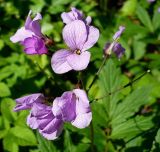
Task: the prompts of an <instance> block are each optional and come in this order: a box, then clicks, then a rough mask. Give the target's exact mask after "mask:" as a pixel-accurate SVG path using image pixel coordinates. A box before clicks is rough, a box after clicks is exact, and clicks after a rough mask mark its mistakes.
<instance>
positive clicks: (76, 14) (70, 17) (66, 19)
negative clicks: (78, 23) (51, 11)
mask: <svg viewBox="0 0 160 152" xmlns="http://www.w3.org/2000/svg"><path fill="white" fill-rule="evenodd" d="M61 18H62V20H63V23H65V24H68V23H70V22H72V21H75V20H82V21H84V22H85V23H86V24H87V25H89V24H90V23H91V21H92V19H91V17H90V16H88V17H87V18H86V19H85V18H84V15H83V13H82V12H81V11H79V10H78V9H76V8H75V7H72V8H71V11H70V12H68V13H66V12H63V13H62V14H61Z"/></svg>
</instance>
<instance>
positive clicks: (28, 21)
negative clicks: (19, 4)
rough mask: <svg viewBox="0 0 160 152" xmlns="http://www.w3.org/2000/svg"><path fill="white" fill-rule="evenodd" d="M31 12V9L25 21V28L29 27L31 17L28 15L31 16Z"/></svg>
mask: <svg viewBox="0 0 160 152" xmlns="http://www.w3.org/2000/svg"><path fill="white" fill-rule="evenodd" d="M31 13H32V11H31V10H30V11H29V13H28V16H27V19H26V22H25V28H26V29H29V25H30V23H31V22H32V19H31V17H30V16H31Z"/></svg>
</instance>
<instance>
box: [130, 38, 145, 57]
mask: <svg viewBox="0 0 160 152" xmlns="http://www.w3.org/2000/svg"><path fill="white" fill-rule="evenodd" d="M145 52H146V43H144V42H141V41H139V40H135V41H134V42H133V53H134V58H135V60H139V59H141V58H142V57H143V56H144V54H145Z"/></svg>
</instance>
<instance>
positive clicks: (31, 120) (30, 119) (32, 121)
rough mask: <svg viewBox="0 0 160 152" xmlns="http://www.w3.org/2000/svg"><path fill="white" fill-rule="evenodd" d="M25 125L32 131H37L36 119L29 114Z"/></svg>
mask: <svg viewBox="0 0 160 152" xmlns="http://www.w3.org/2000/svg"><path fill="white" fill-rule="evenodd" d="M27 125H28V126H29V127H31V128H32V129H37V128H38V123H37V118H36V117H34V116H32V114H31V113H30V114H29V116H28V117H27Z"/></svg>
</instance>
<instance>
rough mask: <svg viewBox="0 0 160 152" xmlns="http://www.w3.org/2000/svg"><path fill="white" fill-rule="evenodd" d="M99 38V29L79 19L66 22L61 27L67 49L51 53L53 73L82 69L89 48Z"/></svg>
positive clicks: (87, 56) (86, 61)
mask: <svg viewBox="0 0 160 152" xmlns="http://www.w3.org/2000/svg"><path fill="white" fill-rule="evenodd" d="M98 38H99V30H98V29H97V28H95V27H93V26H88V25H86V24H85V23H84V22H83V21H81V20H75V21H72V22H71V23H69V24H67V25H66V26H65V27H64V29H63V39H64V41H65V43H66V44H67V46H68V47H69V49H61V50H58V51H57V52H56V53H55V54H53V56H52V59H51V66H52V69H53V71H54V72H55V73H58V74H62V73H65V72H68V71H70V70H72V69H73V70H76V71H80V70H84V69H85V68H86V67H87V66H88V64H89V61H90V52H88V51H87V50H88V49H89V48H91V47H92V46H93V45H94V44H95V43H96V42H97V40H98Z"/></svg>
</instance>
